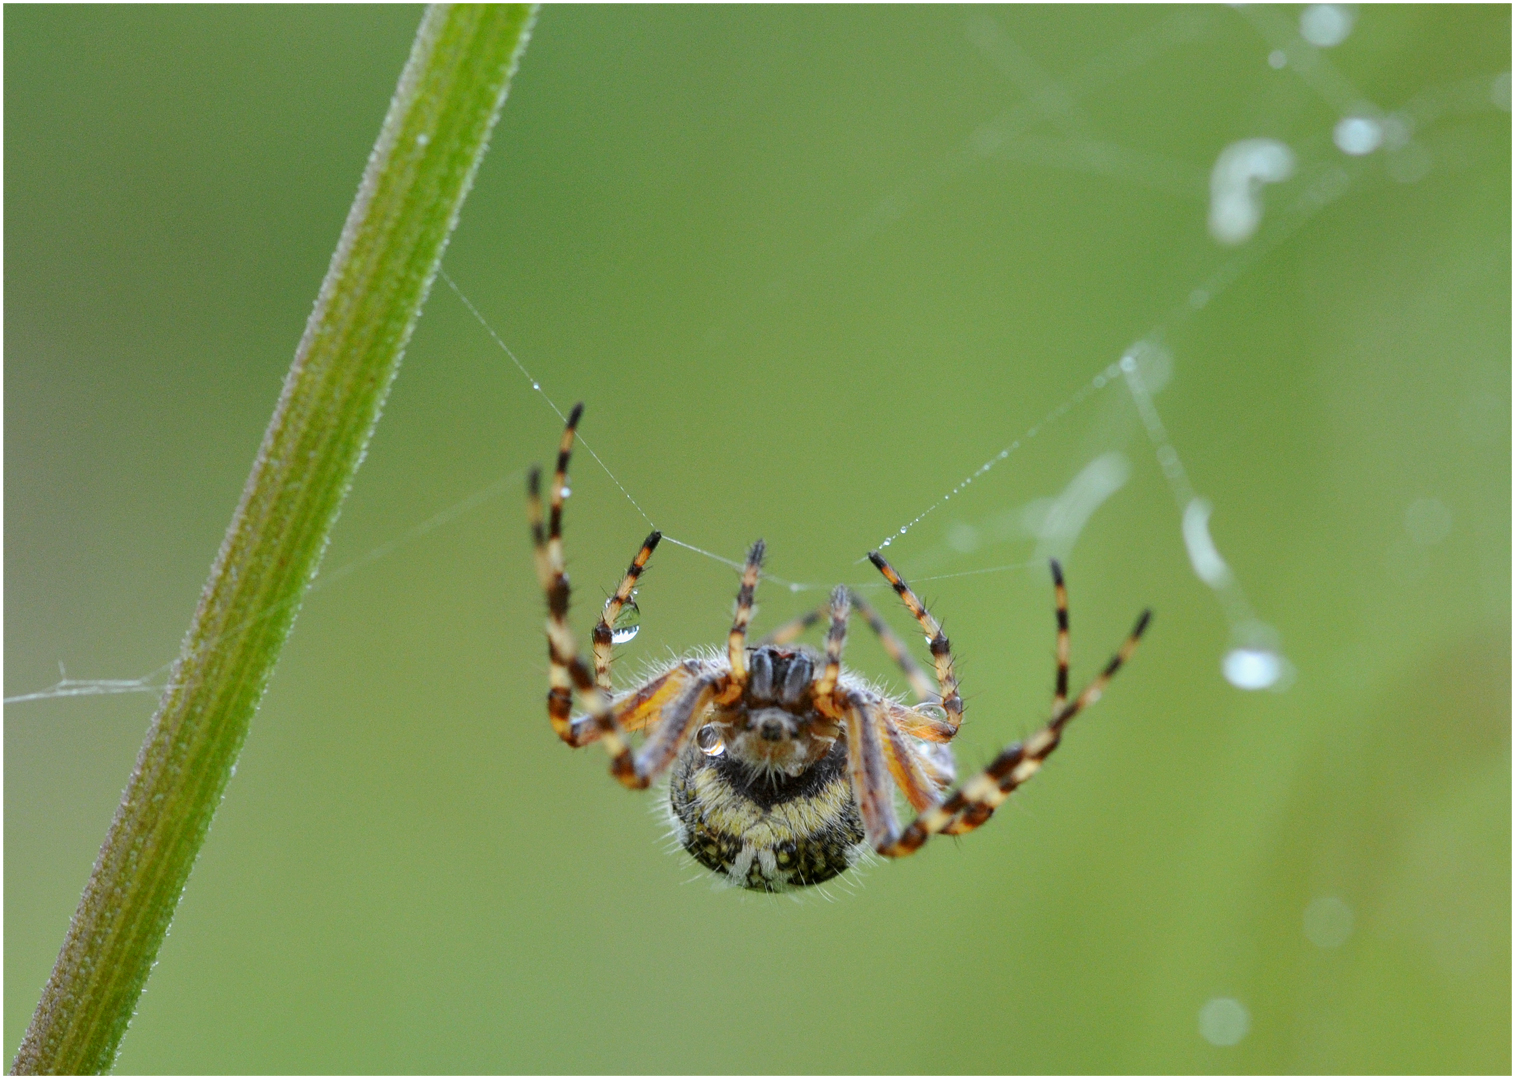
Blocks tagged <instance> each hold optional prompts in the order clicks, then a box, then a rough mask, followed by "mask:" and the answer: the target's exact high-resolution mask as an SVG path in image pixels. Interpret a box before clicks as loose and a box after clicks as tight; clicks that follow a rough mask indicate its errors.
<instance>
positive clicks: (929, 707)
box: [916, 702, 947, 723]
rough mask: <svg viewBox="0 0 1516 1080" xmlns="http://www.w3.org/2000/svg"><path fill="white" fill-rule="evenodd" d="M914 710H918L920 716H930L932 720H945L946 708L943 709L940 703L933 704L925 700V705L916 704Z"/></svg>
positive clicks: (944, 721)
mask: <svg viewBox="0 0 1516 1080" xmlns="http://www.w3.org/2000/svg"><path fill="white" fill-rule="evenodd" d="M916 711H917V712H919V713H920V714H921V715H922V716H930V717H931V718H932V719H933V720H940V721H942V722H943V723H946V722H947V710H946V709H944V708H943V707H942V706H941V705H934V704H932V703H931V702H927V703H926V704H925V705H917V706H916Z"/></svg>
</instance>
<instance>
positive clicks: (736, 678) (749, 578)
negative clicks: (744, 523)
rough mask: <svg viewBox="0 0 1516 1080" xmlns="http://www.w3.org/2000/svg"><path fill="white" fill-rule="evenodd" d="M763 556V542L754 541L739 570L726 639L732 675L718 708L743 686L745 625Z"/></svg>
mask: <svg viewBox="0 0 1516 1080" xmlns="http://www.w3.org/2000/svg"><path fill="white" fill-rule="evenodd" d="M763 552H764V544H763V541H762V540H756V541H754V542H753V546H752V547H751V548H749V549H748V553H747V565H745V566H744V567H743V568H742V585H741V587H740V588H738V590H737V614H736V615H735V616H734V617H733V619H732V630H731V633H729V634H728V635H727V637H726V656H727V663H728V664H729V665H730V666H731V670H732V674H731V679H730V681H729V682H728V683H727V686H726V689H725V691H724V692H723V693H722V695H721V699H722V704H730V703H731V702H733V701H736V700H737V699H738V698H739V697H741V696H742V691H743V690H744V689H745V688H746V686H747V624H748V623H749V622H751V621H752V618H753V592H754V590H756V589H757V588H758V572H759V570H761V569H762V568H763Z"/></svg>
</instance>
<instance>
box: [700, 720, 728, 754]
mask: <svg viewBox="0 0 1516 1080" xmlns="http://www.w3.org/2000/svg"><path fill="white" fill-rule="evenodd" d="M695 745H696V746H698V747H700V749H701V750H702V751H704V752H705V754H706V755H707V756H709V757H716V756H717V755H718V754H724V753H726V743H725V742H724V741H722V738H721V732H720V731H718V730H716V725H715V724H706V725H705V727H703V728H701V729H700V730H699V731H698V732H696V734H695Z"/></svg>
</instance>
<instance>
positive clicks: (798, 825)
mask: <svg viewBox="0 0 1516 1080" xmlns="http://www.w3.org/2000/svg"><path fill="white" fill-rule="evenodd" d="M669 805H670V807H671V808H672V809H673V812H674V818H675V820H676V822H677V826H678V831H679V842H680V843H681V844H683V845H684V849H685V850H686V851H688V852H689V853H690V854H691V855H693V856H694V857H695V859H696V861H698V862H699V863H700V864H701V865H703V866H705V867H707V868H709V869H711V870H713V871H715V872H716V873H718V874H721V875H723V876H725V877H726V878H727V879H728V880H729V881H730V882H731V883H732V884H733V885H740V886H742V887H743V888H745V889H754V890H757V891H759V892H783V891H785V890H787V889H793V888H801V887H803V886H806V885H818V884H820V883H821V882H823V881H829V880H831V879H832V878H834V877H836V876H837V875H838V874H840V873H842V872H843V871H845V870H847V869H848V868H849V867H851V866H852V865H853V864H854V863H856V862H857V861H858V860H859V858H861V857H862V855H863V822H862V820H861V819H860V818H859V816H858V806H857V803H856V802H854V800H853V790H852V785H851V783H850V782H849V780H848V775H847V747H846V745H845V744H844V743H843V741H842V740H840V739H839V740H838V741H837V742H836V744H835V745H834V746H833V749H832V751H831V752H830V753H829V754H827V755H826V757H824V758H822V759H821V760H820V761H818V762H816V764H814V765H812V766H811V767H810V768H809V769H807V770H806V771H805V772H803V773H801V774H800V775H799V776H795V777H787V776H782V775H781V776H777V777H769V776H765V775H763V774H761V773H760V774H757V775H755V774H754V773H753V772H752V771H751V770H750V769H749V768H748V767H746V766H744V765H742V764H741V763H740V762H737V761H734V760H732V759H731V757H730V756H728V755H726V754H719V755H717V756H715V757H710V756H708V755H707V754H705V753H704V752H703V751H701V750H700V749H698V748H696V747H693V746H692V747H690V749H689V750H688V751H686V752H685V753H684V754H683V755H681V756H680V758H679V761H678V762H677V763H676V764H675V765H674V768H673V770H672V777H671V781H670V784H669Z"/></svg>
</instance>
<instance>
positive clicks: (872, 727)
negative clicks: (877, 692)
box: [846, 694, 900, 850]
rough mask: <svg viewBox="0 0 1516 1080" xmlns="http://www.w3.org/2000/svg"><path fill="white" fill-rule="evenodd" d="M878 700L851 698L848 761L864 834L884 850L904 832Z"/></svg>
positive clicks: (849, 706) (860, 696)
mask: <svg viewBox="0 0 1516 1080" xmlns="http://www.w3.org/2000/svg"><path fill="white" fill-rule="evenodd" d="M877 715H878V713H877V711H876V709H875V707H874V703H873V702H872V701H870V700H868V699H867V698H866V697H864V696H863V695H860V694H855V695H852V696H851V697H850V698H849V700H848V702H847V713H846V716H847V765H848V772H849V773H850V775H851V777H852V781H853V797H854V798H855V799H857V800H858V816H859V817H860V818H862V819H863V835H864V839H865V840H867V842H868V844H869V846H870V847H873V848H874V849H875V850H882V849H883V847H884V846H886V845H888V844H889V843H890V842H892V841H893V840H894V839H895V837H897V836H899V835H900V823H899V822H898V821H897V820H896V818H895V799H894V792H893V791H892V790H891V788H890V767H889V761H888V759H887V758H886V757H885V753H884V744H883V732H882V727H881V725H880V724H879V723H878V722H877V720H876V719H875V718H876V716H877Z"/></svg>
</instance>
